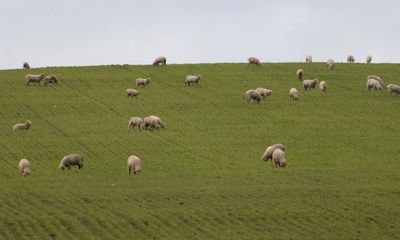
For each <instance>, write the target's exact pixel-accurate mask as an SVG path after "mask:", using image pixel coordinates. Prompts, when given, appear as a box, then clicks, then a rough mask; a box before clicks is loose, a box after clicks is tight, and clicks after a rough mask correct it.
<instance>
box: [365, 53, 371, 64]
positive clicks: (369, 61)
mask: <svg viewBox="0 0 400 240" xmlns="http://www.w3.org/2000/svg"><path fill="white" fill-rule="evenodd" d="M365 61H366V62H367V63H371V61H372V56H371V55H368V56H367V58H366V59H365Z"/></svg>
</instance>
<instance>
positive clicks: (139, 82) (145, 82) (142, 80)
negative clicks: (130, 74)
mask: <svg viewBox="0 0 400 240" xmlns="http://www.w3.org/2000/svg"><path fill="white" fill-rule="evenodd" d="M150 82H151V79H150V78H138V79H136V87H138V86H139V85H143V87H146V86H147V85H148V84H149V83H150Z"/></svg>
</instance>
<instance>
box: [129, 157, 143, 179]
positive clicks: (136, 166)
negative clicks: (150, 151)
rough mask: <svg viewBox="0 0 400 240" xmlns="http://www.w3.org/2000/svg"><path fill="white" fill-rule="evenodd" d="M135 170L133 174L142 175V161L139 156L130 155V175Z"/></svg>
mask: <svg viewBox="0 0 400 240" xmlns="http://www.w3.org/2000/svg"><path fill="white" fill-rule="evenodd" d="M132 171H133V174H135V175H140V173H141V172H142V161H141V160H140V158H139V157H138V156H135V155H130V156H129V157H128V173H129V175H130V174H131V172H132Z"/></svg>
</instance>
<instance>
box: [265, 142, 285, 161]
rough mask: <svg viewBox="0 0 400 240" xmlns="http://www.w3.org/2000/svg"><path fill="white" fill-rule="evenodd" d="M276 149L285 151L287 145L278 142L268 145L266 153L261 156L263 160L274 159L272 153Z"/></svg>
mask: <svg viewBox="0 0 400 240" xmlns="http://www.w3.org/2000/svg"><path fill="white" fill-rule="evenodd" d="M276 149H281V150H282V151H285V145H283V144H280V143H277V144H274V145H271V146H269V147H267V149H266V150H265V152H264V154H263V155H262V156H261V160H263V161H268V160H271V161H272V153H273V152H274V151H275V150H276Z"/></svg>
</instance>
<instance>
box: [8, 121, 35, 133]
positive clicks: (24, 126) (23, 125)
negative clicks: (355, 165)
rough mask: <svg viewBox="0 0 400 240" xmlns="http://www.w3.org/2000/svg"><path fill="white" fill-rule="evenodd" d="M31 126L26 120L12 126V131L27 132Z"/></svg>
mask: <svg viewBox="0 0 400 240" xmlns="http://www.w3.org/2000/svg"><path fill="white" fill-rule="evenodd" d="M31 126H32V122H31V121H30V120H26V121H25V122H24V123H17V124H15V125H14V126H13V130H14V131H20V130H29V129H30V128H31Z"/></svg>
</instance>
